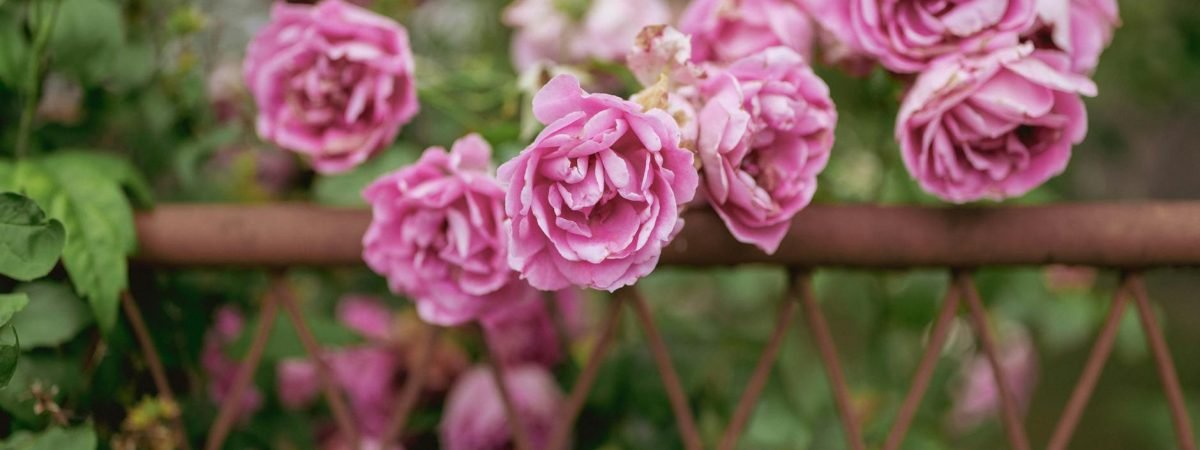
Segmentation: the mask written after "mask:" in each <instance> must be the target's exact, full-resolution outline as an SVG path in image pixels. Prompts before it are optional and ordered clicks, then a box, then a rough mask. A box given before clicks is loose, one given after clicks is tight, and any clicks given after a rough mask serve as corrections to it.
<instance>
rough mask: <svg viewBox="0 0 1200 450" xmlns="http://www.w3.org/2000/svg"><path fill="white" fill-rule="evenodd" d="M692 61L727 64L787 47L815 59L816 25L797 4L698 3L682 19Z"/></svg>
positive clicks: (779, 0)
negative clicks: (768, 49)
mask: <svg viewBox="0 0 1200 450" xmlns="http://www.w3.org/2000/svg"><path fill="white" fill-rule="evenodd" d="M679 29H680V30H682V31H683V32H684V33H687V34H690V35H691V36H692V59H693V60H695V61H716V62H727V61H734V60H738V59H741V58H744V57H747V56H750V55H753V54H755V53H758V52H760V51H762V50H764V49H767V48H769V47H775V46H785V47H788V48H791V49H792V50H795V51H796V52H797V53H799V54H801V55H804V57H805V58H808V57H810V56H811V55H812V46H813V25H812V22H811V20H810V19H809V17H808V14H807V13H805V12H804V10H802V9H801V8H800V5H799V3H798V2H797V1H796V0H695V1H693V2H692V3H691V4H690V5H689V6H688V8H687V10H686V11H684V13H683V16H682V17H681V18H680V19H679Z"/></svg>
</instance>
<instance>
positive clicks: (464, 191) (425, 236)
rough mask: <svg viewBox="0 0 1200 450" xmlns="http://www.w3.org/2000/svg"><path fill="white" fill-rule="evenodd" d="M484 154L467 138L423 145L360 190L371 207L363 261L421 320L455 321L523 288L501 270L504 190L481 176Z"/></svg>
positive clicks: (487, 152)
mask: <svg viewBox="0 0 1200 450" xmlns="http://www.w3.org/2000/svg"><path fill="white" fill-rule="evenodd" d="M491 152H492V149H491V147H490V146H489V145H488V143H487V142H486V141H484V140H483V138H480V137H479V136H478V135H474V134H472V135H468V136H466V137H464V138H462V139H459V140H458V141H457V142H455V143H454V147H453V149H452V150H451V151H450V153H446V151H445V150H444V149H442V148H440V147H432V148H430V149H428V150H425V154H424V155H422V156H421V159H420V161H417V162H416V163H415V164H413V165H411V166H408V167H405V168H403V169H400V170H398V171H396V172H393V173H390V174H388V175H384V176H383V177H381V178H379V179H378V180H376V181H375V182H374V183H372V184H371V185H370V186H369V187H367V189H366V191H365V192H364V193H363V195H364V196H365V197H366V199H367V201H368V202H370V203H371V206H372V211H373V219H372V221H371V226H370V228H369V229H368V230H367V233H366V235H365V236H364V237H363V246H364V250H363V259H364V260H366V262H367V265H369V266H370V267H371V269H373V270H375V271H376V272H378V273H380V274H381V275H384V276H386V277H387V278H388V285H389V286H391V289H392V290H393V291H394V292H396V293H398V294H405V295H408V296H409V297H411V298H412V299H413V301H415V302H416V304H417V311H418V312H419V313H420V315H421V318H422V319H424V320H425V321H427V322H430V323H434V324H438V325H445V326H455V325H461V324H463V323H466V322H470V321H473V320H476V319H478V318H480V317H482V316H483V315H485V314H486V313H487V311H488V310H489V309H491V308H493V307H495V306H496V305H497V304H498V303H502V302H503V301H505V300H508V299H512V298H518V297H517V296H519V295H521V291H522V290H523V289H527V287H526V286H525V285H524V283H520V282H518V281H517V277H516V276H515V274H514V273H513V272H512V270H510V269H509V267H508V262H507V258H508V242H507V239H506V238H505V232H504V227H505V224H504V221H505V216H504V206H503V199H504V190H503V189H502V188H501V187H500V185H499V184H498V183H497V182H496V180H495V179H494V178H492V176H491V175H490V174H489V169H490V164H491V162H490V157H491Z"/></svg>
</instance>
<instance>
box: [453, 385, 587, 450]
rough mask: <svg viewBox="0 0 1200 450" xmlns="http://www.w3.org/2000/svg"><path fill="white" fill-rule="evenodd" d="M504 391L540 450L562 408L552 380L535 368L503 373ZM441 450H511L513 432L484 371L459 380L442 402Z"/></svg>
mask: <svg viewBox="0 0 1200 450" xmlns="http://www.w3.org/2000/svg"><path fill="white" fill-rule="evenodd" d="M505 371H506V372H505V375H507V377H506V383H505V384H506V387H507V388H508V391H509V392H510V393H511V394H512V399H513V403H515V404H514V405H513V406H514V409H515V410H516V412H517V414H520V417H521V419H522V423H523V424H524V425H525V428H526V434H527V435H528V436H529V439H530V444H531V446H532V448H534V449H544V448H546V445H547V444H548V442H547V441H549V439H550V429H551V427H552V426H553V425H554V422H555V421H556V420H558V414H559V409H560V406H561V405H562V402H563V396H562V392H561V391H560V390H559V387H558V384H556V383H555V381H554V377H553V376H551V375H550V373H549V372H547V371H546V369H544V368H542V367H540V366H537V365H522V366H510V367H507V368H506V369H505ZM438 434H439V436H440V438H441V439H440V440H441V444H442V448H443V449H445V450H480V449H503V448H511V443H512V432H511V428H510V427H509V424H508V418H507V416H506V415H505V412H504V404H503V403H502V400H501V398H500V391H499V390H498V389H496V381H495V376H493V374H492V373H491V370H490V369H488V368H485V367H476V368H475V369H472V370H470V371H469V372H467V373H465V374H463V376H462V377H460V378H459V379H458V381H457V382H456V383H455V385H454V388H453V389H451V391H450V395H449V397H447V399H446V406H445V412H444V413H443V414H442V423H441V425H439V427H438Z"/></svg>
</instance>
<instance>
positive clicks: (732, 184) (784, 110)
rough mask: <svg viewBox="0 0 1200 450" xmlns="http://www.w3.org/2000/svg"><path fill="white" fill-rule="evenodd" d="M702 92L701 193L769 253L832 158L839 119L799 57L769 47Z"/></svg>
mask: <svg viewBox="0 0 1200 450" xmlns="http://www.w3.org/2000/svg"><path fill="white" fill-rule="evenodd" d="M702 91H703V93H704V95H705V97H706V98H707V101H706V103H705V105H704V106H703V108H702V109H701V110H700V113H699V138H698V140H697V146H696V147H697V151H698V152H699V153H700V160H701V162H702V163H703V173H704V181H705V183H704V187H705V191H704V192H705V194H706V196H707V198H708V201H709V203H711V204H712V206H713V209H715V210H716V211H717V213H718V214H719V215H720V216H721V219H722V220H724V221H725V225H726V226H728V227H729V230H730V232H732V233H733V235H734V237H736V238H737V239H738V240H739V241H742V242H747V243H751V244H754V245H757V246H758V247H759V248H762V249H763V250H764V251H766V252H768V253H774V252H775V250H776V249H777V248H778V247H779V242H780V241H782V240H783V236H784V235H785V234H787V231H788V226H789V225H790V224H791V220H792V217H793V216H795V215H796V213H797V212H799V211H800V210H801V209H803V208H804V207H805V206H807V205H808V203H809V202H810V201H812V198H813V194H814V193H815V192H816V190H817V174H819V173H820V172H821V170H823V169H824V168H825V164H826V162H828V161H829V151H830V149H831V148H832V147H833V129H834V126H835V125H836V123H837V110H836V109H834V104H833V100H831V99H830V98H829V88H828V87H827V86H826V85H825V82H823V81H821V79H820V78H818V77H817V75H816V74H815V73H813V71H812V69H810V68H809V67H808V65H807V64H805V62H804V58H803V57H802V56H800V55H799V54H797V53H796V52H795V51H793V50H792V49H790V48H787V47H773V48H770V49H767V50H765V51H762V52H760V53H758V54H756V55H753V56H750V57H747V58H744V59H742V60H739V61H737V62H735V63H733V64H732V65H731V66H730V67H729V68H728V70H726V71H725V72H723V73H720V74H718V75H716V76H714V77H713V78H712V79H711V81H710V82H708V83H707V85H706V86H704V88H703V89H702Z"/></svg>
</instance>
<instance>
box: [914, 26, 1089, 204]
mask: <svg viewBox="0 0 1200 450" xmlns="http://www.w3.org/2000/svg"><path fill="white" fill-rule="evenodd" d="M1081 94H1082V95H1095V94H1096V85H1095V84H1094V83H1092V81H1091V80H1088V79H1087V78H1086V77H1083V76H1080V75H1076V74H1074V73H1073V72H1071V70H1070V61H1069V60H1068V58H1067V56H1066V55H1064V54H1062V53H1058V52H1053V51H1045V50H1037V51H1035V50H1034V49H1033V47H1032V46H1029V45H1022V46H1018V47H1010V48H1006V49H1001V50H997V51H994V52H992V53H990V54H987V55H983V56H980V57H973V58H955V59H947V60H943V61H941V62H939V63H938V64H934V65H933V66H932V67H930V68H929V70H928V71H926V72H925V73H922V74H921V76H920V77H918V78H917V81H916V84H915V85H914V86H913V88H912V90H911V91H910V92H909V93H908V95H907V96H906V97H905V99H904V102H903V104H902V105H901V107H900V114H899V117H898V119H897V121H896V139H897V140H898V141H899V142H900V150H901V154H902V156H903V159H904V165H905V167H907V168H908V172H909V174H911V175H912V176H913V177H914V178H916V180H917V182H918V183H919V184H920V185H921V187H922V188H923V189H925V190H926V191H927V192H929V193H931V194H934V195H937V196H938V197H941V198H943V199H945V200H947V201H951V202H968V201H972V200H978V199H983V198H989V199H993V200H1000V199H1004V198H1008V197H1014V196H1019V195H1022V194H1024V193H1026V192H1028V191H1030V190H1032V189H1033V188H1035V187H1037V186H1039V185H1041V184H1042V183H1043V182H1045V181H1046V180H1048V179H1050V177H1053V176H1055V175H1057V174H1059V173H1061V172H1062V171H1063V170H1064V169H1066V167H1067V162H1068V161H1069V160H1070V159H1071V147H1072V146H1074V145H1075V144H1078V143H1079V142H1080V141H1082V140H1083V138H1084V136H1085V135H1086V134H1087V111H1086V110H1085V109H1084V106H1083V100H1081V99H1080V97H1079V96H1080V95H1081Z"/></svg>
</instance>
